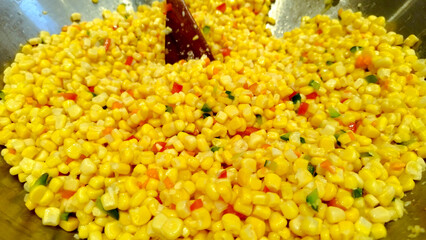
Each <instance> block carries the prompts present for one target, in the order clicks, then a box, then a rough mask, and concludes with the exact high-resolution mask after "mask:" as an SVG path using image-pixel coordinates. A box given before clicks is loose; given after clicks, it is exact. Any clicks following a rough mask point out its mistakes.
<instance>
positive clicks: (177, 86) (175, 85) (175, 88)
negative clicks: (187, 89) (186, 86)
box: [172, 83, 183, 94]
mask: <svg viewBox="0 0 426 240" xmlns="http://www.w3.org/2000/svg"><path fill="white" fill-rule="evenodd" d="M182 88H183V86H182V85H180V84H178V83H173V88H172V94H174V93H178V92H180V91H182Z"/></svg>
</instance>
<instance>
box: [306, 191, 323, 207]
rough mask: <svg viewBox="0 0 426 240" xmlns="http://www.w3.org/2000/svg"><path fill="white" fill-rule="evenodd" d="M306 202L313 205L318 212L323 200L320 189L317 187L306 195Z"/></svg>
mask: <svg viewBox="0 0 426 240" xmlns="http://www.w3.org/2000/svg"><path fill="white" fill-rule="evenodd" d="M306 203H307V204H308V205H309V206H311V208H312V209H314V210H315V211H317V212H318V207H319V204H320V203H321V200H320V198H319V196H318V190H317V189H316V188H315V189H314V190H313V191H312V192H311V193H310V194H309V195H308V196H307V197H306Z"/></svg>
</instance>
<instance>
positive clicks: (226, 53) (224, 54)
mask: <svg viewBox="0 0 426 240" xmlns="http://www.w3.org/2000/svg"><path fill="white" fill-rule="evenodd" d="M220 51H221V52H222V55H223V56H224V57H226V56H229V55H230V54H231V50H230V49H229V48H222V49H221V50H220Z"/></svg>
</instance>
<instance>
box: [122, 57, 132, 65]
mask: <svg viewBox="0 0 426 240" xmlns="http://www.w3.org/2000/svg"><path fill="white" fill-rule="evenodd" d="M132 62H133V57H132V56H128V57H127V59H126V63H124V64H125V65H127V66H130V65H132Z"/></svg>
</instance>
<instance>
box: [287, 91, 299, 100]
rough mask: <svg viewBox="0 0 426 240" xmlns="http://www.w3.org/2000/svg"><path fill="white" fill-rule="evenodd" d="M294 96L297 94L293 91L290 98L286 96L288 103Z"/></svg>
mask: <svg viewBox="0 0 426 240" xmlns="http://www.w3.org/2000/svg"><path fill="white" fill-rule="evenodd" d="M296 94H297V92H296V91H293V93H292V94H290V96H288V100H290V101H291V99H292V98H293V97H294V96H296Z"/></svg>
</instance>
